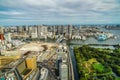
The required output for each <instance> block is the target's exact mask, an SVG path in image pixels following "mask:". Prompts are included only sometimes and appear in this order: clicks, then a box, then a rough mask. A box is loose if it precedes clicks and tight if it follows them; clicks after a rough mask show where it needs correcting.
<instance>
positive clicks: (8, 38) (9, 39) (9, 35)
mask: <svg viewBox="0 0 120 80" xmlns="http://www.w3.org/2000/svg"><path fill="white" fill-rule="evenodd" d="M4 37H5V40H6V41H8V42H10V41H11V33H6V34H5V35H4Z"/></svg>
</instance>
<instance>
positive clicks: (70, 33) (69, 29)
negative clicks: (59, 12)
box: [68, 25, 73, 39]
mask: <svg viewBox="0 0 120 80" xmlns="http://www.w3.org/2000/svg"><path fill="white" fill-rule="evenodd" d="M72 30H73V26H72V25H68V35H69V39H71V37H72Z"/></svg>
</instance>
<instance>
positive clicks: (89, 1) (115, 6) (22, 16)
mask: <svg viewBox="0 0 120 80" xmlns="http://www.w3.org/2000/svg"><path fill="white" fill-rule="evenodd" d="M119 21H120V0H0V25H24V24H25V25H28V24H116V23H119Z"/></svg>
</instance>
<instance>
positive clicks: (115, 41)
mask: <svg viewBox="0 0 120 80" xmlns="http://www.w3.org/2000/svg"><path fill="white" fill-rule="evenodd" d="M101 30H102V31H105V32H110V33H113V34H114V35H116V36H117V39H108V40H105V41H98V40H97V39H95V38H92V37H91V38H88V39H87V40H85V41H81V40H71V41H70V43H73V44H74V43H75V44H81V45H84V44H120V30H106V29H104V28H101ZM81 45H70V47H74V46H81ZM92 47H98V48H111V49H113V48H114V47H113V46H92ZM70 54H71V57H72V63H73V69H74V76H75V80H79V78H78V71H77V68H76V61H75V56H74V52H73V49H71V50H70Z"/></svg>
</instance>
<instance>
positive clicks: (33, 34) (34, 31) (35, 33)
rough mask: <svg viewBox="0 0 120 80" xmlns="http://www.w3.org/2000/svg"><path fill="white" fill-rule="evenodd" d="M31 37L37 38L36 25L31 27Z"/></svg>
mask: <svg viewBox="0 0 120 80" xmlns="http://www.w3.org/2000/svg"><path fill="white" fill-rule="evenodd" d="M31 38H38V32H37V27H32V32H31Z"/></svg>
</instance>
